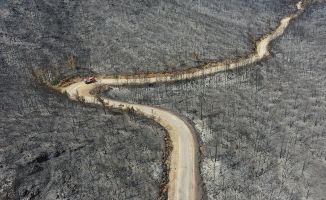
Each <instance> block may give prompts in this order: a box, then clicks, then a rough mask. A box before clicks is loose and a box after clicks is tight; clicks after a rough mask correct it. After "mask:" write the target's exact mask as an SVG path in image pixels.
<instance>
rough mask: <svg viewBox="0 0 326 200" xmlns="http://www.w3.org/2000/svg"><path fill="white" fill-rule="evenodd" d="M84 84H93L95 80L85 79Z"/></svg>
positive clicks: (91, 78) (92, 78)
mask: <svg viewBox="0 0 326 200" xmlns="http://www.w3.org/2000/svg"><path fill="white" fill-rule="evenodd" d="M84 82H85V83H86V84H91V83H95V82H96V80H95V78H94V77H89V78H87V79H85V80H84Z"/></svg>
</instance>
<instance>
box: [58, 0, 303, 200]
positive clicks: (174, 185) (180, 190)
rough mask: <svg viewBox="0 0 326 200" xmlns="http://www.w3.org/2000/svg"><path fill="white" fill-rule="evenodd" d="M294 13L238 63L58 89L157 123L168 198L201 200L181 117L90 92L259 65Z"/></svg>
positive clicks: (194, 147)
mask: <svg viewBox="0 0 326 200" xmlns="http://www.w3.org/2000/svg"><path fill="white" fill-rule="evenodd" d="M297 9H298V11H297V13H295V14H292V15H290V16H287V17H284V18H283V19H282V20H281V22H280V25H279V26H278V27H277V28H276V29H275V30H274V31H273V32H272V33H270V34H268V35H266V36H265V37H263V38H262V39H261V40H260V41H259V42H257V46H256V52H255V53H253V54H252V55H250V56H249V57H246V58H243V59H239V60H238V61H235V62H231V63H229V64H225V63H208V64H206V65H205V66H203V67H202V68H201V69H200V70H196V71H190V70H189V71H187V70H186V71H178V72H175V73H171V74H162V73H157V74H152V75H151V76H150V77H137V76H129V75H127V76H123V75H121V76H118V77H119V78H113V77H109V78H103V79H98V83H96V84H89V85H86V84H85V83H84V82H77V83H73V84H71V85H69V86H68V87H65V88H62V91H63V92H67V94H68V95H69V97H70V98H71V99H75V100H76V99H78V98H77V97H83V98H84V100H85V102H86V103H94V104H100V105H103V103H104V104H105V106H109V107H111V108H119V109H126V108H133V110H135V111H136V112H137V113H139V114H143V115H145V116H147V117H150V118H154V120H156V121H157V122H158V123H160V124H161V125H162V126H164V127H165V128H166V129H167V130H168V132H169V134H170V137H171V140H172V145H173V150H172V153H171V157H170V172H169V184H168V188H169V190H168V198H169V199H180V200H197V199H200V198H201V195H202V187H201V183H200V175H199V167H198V160H197V155H198V143H197V141H196V136H195V133H194V130H193V128H192V127H191V125H190V124H189V123H188V122H187V121H186V120H185V119H184V118H183V117H181V116H179V115H178V114H176V113H173V112H171V111H168V110H165V109H161V108H157V107H153V106H147V105H140V104H131V103H126V102H122V101H117V100H113V99H107V98H101V99H102V100H103V102H100V101H99V99H98V98H96V97H95V96H94V95H91V94H90V92H91V91H92V90H93V89H95V88H96V87H98V86H99V85H115V86H117V85H126V84H128V85H133V84H137V85H138V84H148V83H155V82H170V81H176V80H186V79H192V78H197V77H202V76H205V75H211V74H214V73H217V72H222V71H225V70H233V69H236V68H238V67H242V66H245V65H248V64H252V63H254V62H257V61H260V60H261V59H263V58H264V57H265V56H268V55H269V53H268V45H269V44H270V42H271V41H272V40H274V39H275V38H277V37H279V36H280V35H282V34H283V33H284V30H285V29H286V27H287V26H288V25H289V22H290V21H291V20H292V19H294V18H296V17H297V16H298V15H299V14H300V13H302V12H303V10H304V8H303V7H302V3H301V2H299V3H298V4H297Z"/></svg>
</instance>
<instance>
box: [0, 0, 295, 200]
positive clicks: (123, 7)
mask: <svg viewBox="0 0 326 200" xmlns="http://www.w3.org/2000/svg"><path fill="white" fill-rule="evenodd" d="M287 3H288V2H286V1H278V2H273V3H268V1H263V0H262V1H245V2H244V1H232V3H230V1H218V2H217V3H216V2H207V4H205V3H203V4H198V3H197V2H196V3H192V2H183V3H182V4H180V3H177V2H175V1H167V2H163V3H162V2H160V3H158V2H155V1H154V2H145V1H141V2H140V1H110V2H108V1H105V2H104V1H88V2H87V3H79V2H77V1H63V0H62V1H51V0H46V1H36V0H34V1H33V0H32V1H9V0H3V1H2V2H1V8H0V15H1V19H2V20H1V21H0V37H1V40H0V42H1V60H0V67H1V68H0V70H1V73H0V74H1V79H0V81H1V82H0V84H1V89H0V91H1V101H0V102H1V109H2V112H1V116H0V123H1V126H0V130H1V131H0V134H1V143H0V146H1V157H0V158H1V160H0V165H1V166H0V170H1V173H0V174H1V177H0V183H1V185H0V193H1V197H3V198H9V199H10V198H18V199H22V198H34V199H44V198H47V199H51V198H59V199H64V198H70V199H91V198H94V199H99V198H103V199H106V197H107V196H109V197H110V198H111V199H121V198H132V199H153V198H156V197H157V196H158V188H159V181H160V176H161V174H160V171H161V168H160V166H159V165H160V164H159V163H160V157H161V148H162V143H161V142H160V141H163V139H160V138H158V136H157V135H156V134H157V133H158V135H159V136H160V137H161V138H163V135H164V134H163V131H162V130H160V128H159V127H157V126H156V125H151V122H148V121H146V122H145V121H142V122H140V123H139V124H138V125H134V123H133V119H129V117H128V116H125V115H121V114H118V113H111V112H108V111H103V110H102V108H101V107H93V106H84V105H79V104H78V103H76V102H70V101H68V100H67V99H65V98H62V96H58V94H56V93H52V92H50V91H48V90H44V88H42V87H35V85H36V86H39V84H40V83H41V84H43V83H44V82H46V81H53V80H55V79H56V78H58V79H61V78H63V77H68V76H71V75H86V74H87V75H88V74H91V73H93V72H92V71H97V72H111V73H117V72H122V73H126V72H134V71H138V70H140V71H147V70H153V71H163V70H172V69H174V68H180V67H182V66H183V67H185V66H186V65H188V64H189V66H191V65H195V64H196V63H197V62H194V61H193V60H197V61H198V60H203V59H205V58H206V59H217V60H218V59H221V58H225V57H229V58H233V57H235V56H237V55H242V54H245V53H247V52H251V50H252V48H253V45H252V39H253V38H259V36H261V35H263V34H265V33H266V32H268V30H270V28H275V26H276V25H277V24H276V23H277V22H278V20H279V18H281V17H282V16H283V15H284V14H285V13H290V12H291V10H293V9H291V8H289V7H287V5H288V4H287ZM239 9H241V12H239ZM262 10H263V11H264V12H261V11H262ZM245 11H247V12H245ZM157 19H158V20H159V22H160V23H159V24H161V26H160V27H157V24H158V23H157V21H155V20H157ZM239 20H241V23H239ZM206 22H207V23H206ZM208 22H210V23H208ZM215 22H216V23H215ZM124 23H125V24H124ZM132 24H134V29H133V30H134V31H131V30H129V28H130V27H133V26H132ZM174 24H180V26H174ZM172 25H173V27H174V28H173V29H172V28H171V27H172ZM155 27H156V28H155ZM169 27H170V28H169ZM175 27H177V28H175ZM248 27H249V28H248ZM151 32H152V39H150V38H151V37H149V34H148V33H151ZM125 33H130V37H129V36H128V34H127V35H126V34H125ZM160 33H161V35H160ZM183 35H184V37H185V39H183V40H182V39H180V38H178V37H181V38H182V36H183ZM213 37H214V38H213ZM126 38H129V40H128V39H126ZM210 38H212V39H213V40H210ZM156 41H157V42H156ZM212 41H214V43H213V42H212ZM101 42H103V43H101ZM147 43H148V45H145V44H147ZM185 46H188V47H185ZM120 47H124V48H122V49H120ZM206 50H209V51H206ZM125 52H127V53H125ZM193 52H195V54H193ZM210 52H212V53H210ZM222 52H225V53H222ZM191 54H193V55H194V56H193V58H191ZM197 54H198V56H197ZM134 58H136V59H134ZM154 59H156V60H154ZM162 63H163V64H162ZM160 66H164V67H160ZM34 75H38V76H37V77H41V78H40V79H34V78H35V76H34ZM98 111H102V114H101V113H100V114H98ZM105 112H108V113H107V115H108V116H110V117H109V118H108V119H107V118H105V119H106V120H107V121H106V120H105V121H102V119H104V118H102V117H101V116H100V115H103V113H105ZM108 124H109V125H108ZM128 125H129V127H132V126H135V127H133V128H130V129H128ZM120 126H123V128H121V127H120ZM105 127H108V128H105ZM153 127H156V128H153ZM151 129H153V130H151ZM111 130H112V133H111V132H110V131H111ZM140 130H142V131H140ZM134 132H139V134H143V135H142V136H141V137H139V140H137V138H136V139H135V138H133V136H132V134H131V133H134ZM107 133H110V134H107ZM144 134H145V135H144ZM147 134H148V135H147ZM103 135H104V136H103ZM121 135H124V136H121ZM153 135H155V137H153ZM103 137H104V138H105V140H104V139H103ZM123 137H125V138H126V139H125V140H123V139H121V138H123ZM144 137H146V138H149V140H145V141H143V140H142V138H144ZM130 138H132V139H130ZM140 138H141V139H140ZM156 139H158V140H156ZM153 140H154V141H153ZM103 141H106V142H107V144H106V145H105V144H102V145H103V148H102V149H101V150H99V149H98V146H99V145H101V143H102V142H103ZM116 141H118V142H116ZM125 141H126V142H127V143H126V144H124V143H123V142H125ZM109 142H111V143H109ZM143 142H145V143H143ZM149 144H150V145H149ZM84 145H86V146H84ZM146 145H147V146H146ZM139 146H145V148H143V149H141V151H139ZM95 147H96V148H95ZM108 147H112V148H114V149H115V150H114V151H109V150H110V149H109V150H106V148H108ZM123 147H129V148H128V149H127V150H128V151H129V152H133V153H134V154H133V153H129V152H128V151H127V150H126V152H121V150H122V148H123ZM151 148H153V149H151ZM106 152H110V154H106ZM130 154H131V155H133V156H132V157H131V158H130V157H129V156H128V155H130ZM59 155H60V156H59ZM142 155H148V157H145V158H144V157H142ZM120 156H122V157H120ZM123 157H124V159H122V158H123ZM92 158H93V160H92ZM120 158H121V159H120ZM121 160H123V161H121ZM120 161H121V162H120ZM139 163H141V165H139ZM71 166H73V167H71ZM78 166H83V167H82V168H81V169H78ZM98 166H100V167H98ZM107 166H109V167H107ZM134 166H136V167H134ZM137 167H140V168H141V170H139V168H137ZM94 169H95V170H94ZM126 169H127V170H126ZM128 169H129V170H128ZM121 171H123V172H126V173H121ZM148 171H150V172H151V173H148ZM91 172H94V174H92V173H91ZM101 173H103V174H104V173H105V174H106V175H107V176H106V177H105V179H104V178H103V176H101V177H99V176H98V175H99V174H101ZM158 174H159V175H158ZM81 180H82V181H81ZM136 180H137V181H136ZM110 181H111V182H110ZM153 183H154V184H153ZM106 192H107V193H106ZM87 195H89V196H87Z"/></svg>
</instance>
